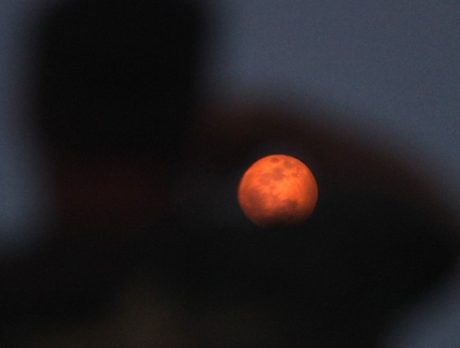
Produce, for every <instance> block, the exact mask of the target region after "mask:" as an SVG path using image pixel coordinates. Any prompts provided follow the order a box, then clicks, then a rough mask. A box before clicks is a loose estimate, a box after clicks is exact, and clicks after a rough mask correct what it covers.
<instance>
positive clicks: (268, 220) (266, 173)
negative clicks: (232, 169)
mask: <svg viewBox="0 0 460 348" xmlns="http://www.w3.org/2000/svg"><path fill="white" fill-rule="evenodd" d="M317 200H318V185H317V183H316V180H315V177H314V176H313V174H312V172H311V171H310V169H309V168H308V167H307V166H306V165H305V164H304V163H303V162H301V161H300V160H298V159H297V158H295V157H292V156H287V155H270V156H266V157H263V158H261V159H259V160H258V161H256V162H255V163H253V164H252V165H251V166H250V167H249V168H248V169H247V170H246V172H245V173H244V175H243V177H242V178H241V181H240V184H239V187H238V202H239V204H240V207H241V209H242V210H243V213H244V214H245V215H246V216H247V218H248V219H249V220H251V221H252V222H253V223H254V224H256V225H257V226H261V227H274V226H285V225H295V224H298V223H300V222H303V221H304V220H305V219H307V218H308V217H309V216H310V215H311V214H312V212H313V210H314V209H315V206H316V202H317Z"/></svg>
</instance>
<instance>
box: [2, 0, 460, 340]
mask: <svg viewBox="0 0 460 348" xmlns="http://www.w3.org/2000/svg"><path fill="white" fill-rule="evenodd" d="M203 15H204V13H203V9H201V8H200V7H198V6H197V5H196V4H194V3H192V2H178V1H172V2H157V1H154V2H142V3H132V2H129V3H128V2H125V1H119V0H116V1H113V0H112V1H100V0H93V1H89V0H88V1H74V2H72V3H67V4H65V5H62V6H61V7H59V8H57V9H56V10H55V11H54V12H52V13H51V14H50V16H49V17H48V18H46V19H45V20H44V21H43V27H42V28H41V31H42V32H43V37H42V40H41V41H40V45H41V46H40V47H41V48H42V50H41V52H42V53H43V54H42V56H41V57H40V58H41V60H40V62H41V63H40V65H39V70H38V71H39V76H38V79H37V103H36V105H37V108H36V111H37V114H36V116H37V117H36V124H37V131H38V132H39V134H41V136H42V139H43V142H44V144H45V146H46V149H47V156H48V159H49V168H50V175H51V178H52V181H53V184H54V187H53V190H54V191H53V192H54V197H55V202H56V208H57V216H56V217H55V220H54V221H53V222H52V223H50V226H49V231H48V233H47V236H46V238H45V239H44V240H43V241H42V243H41V244H40V245H37V247H36V248H35V249H34V250H33V251H32V252H30V253H29V254H27V255H21V256H18V257H17V258H15V259H8V260H3V262H2V263H1V265H0V267H1V269H0V274H1V275H2V279H3V282H2V285H1V286H0V306H1V309H2V310H1V328H2V331H1V333H2V338H3V342H4V344H2V346H6V347H8V346H26V347H27V346H29V347H57V346H66V347H67V346H72V347H93V346H94V347H100V346H103V347H104V346H107V347H373V346H376V345H377V344H378V342H379V339H380V337H381V335H383V334H384V330H385V329H386V328H387V327H388V325H389V324H390V323H391V321H392V320H393V319H395V318H396V317H397V316H398V315H399V314H400V313H401V312H402V311H404V310H405V308H406V307H407V306H408V305H410V304H412V303H415V302H416V301H417V300H418V299H419V298H420V296H421V295H422V294H423V293H424V292H425V291H427V290H429V289H430V288H431V287H432V286H434V285H435V284H436V281H438V280H439V279H441V278H442V276H443V275H445V274H446V273H447V272H448V271H449V269H450V267H451V266H452V265H453V264H454V262H455V260H456V257H457V252H458V245H457V240H456V238H455V232H456V231H455V225H454V223H453V221H452V220H451V218H450V217H449V216H448V214H447V213H446V210H445V208H444V206H443V202H441V201H439V199H438V198H437V197H436V194H435V192H434V191H432V189H431V188H430V183H429V182H427V181H426V180H425V179H424V178H420V177H419V176H418V175H417V173H413V172H412V171H411V168H410V164H401V163H399V162H398V161H397V160H396V159H395V158H393V157H392V156H391V154H388V153H385V151H384V150H382V149H376V148H373V147H371V146H370V145H369V144H368V143H366V142H364V141H360V140H359V139H355V138H352V137H351V135H349V134H347V133H346V132H344V133H340V132H338V131H332V130H330V129H324V128H322V127H319V126H318V125H317V124H315V120H316V119H317V118H319V117H321V115H323V114H324V113H325V112H327V111H324V110H322V109H315V108H312V107H305V106H302V107H301V108H300V110H299V109H297V110H294V109H293V110H288V109H287V108H286V107H283V108H279V107H277V106H276V105H273V104H270V103H254V104H252V105H251V104H247V105H226V104H225V103H215V104H213V106H211V103H210V104H209V105H206V107H198V106H197V105H196V104H197V103H196V100H197V96H198V95H199V90H198V88H197V83H198V82H199V75H200V74H199V72H200V65H199V63H200V60H199V56H200V54H201V53H200V52H202V50H203V48H204V47H205V45H204V43H205V42H206V41H205V37H204V35H203V32H205V24H206V23H205V21H204V20H205V17H204V16H203ZM198 110H201V111H200V112H198ZM299 115H300V116H301V117H299ZM280 152H288V153H289V154H292V155H294V156H298V157H299V158H301V159H303V160H305V161H306V162H307V163H308V164H309V166H310V167H311V168H312V170H313V172H314V173H315V175H316V178H317V180H318V184H319V191H320V193H319V203H318V206H317V208H316V212H315V213H314V214H313V216H312V217H311V218H310V219H309V220H308V221H306V222H305V223H304V224H302V225H300V226H297V227H291V228H289V227H286V228H278V229H268V230H261V229H258V228H256V227H255V226H253V225H252V224H251V223H250V222H249V221H247V220H246V219H245V218H244V216H243V215H242V213H241V212H240V211H239V209H238V206H237V202H236V187H237V184H238V180H239V178H240V176H241V175H242V174H243V172H244V170H245V169H246V167H247V166H248V165H249V164H251V163H252V162H253V161H254V160H256V159H258V158H259V157H261V156H263V155H266V154H268V153H280Z"/></svg>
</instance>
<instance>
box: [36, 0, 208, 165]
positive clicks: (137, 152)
mask: <svg viewBox="0 0 460 348" xmlns="http://www.w3.org/2000/svg"><path fill="white" fill-rule="evenodd" d="M202 19H203V18H202V16H201V13H200V11H199V10H198V8H197V6H195V5H194V4H192V3H191V2H186V1H142V2H134V3H133V2H129V1H121V0H115V1H113V0H111V1H108V0H97V1H94V0H81V1H72V2H70V3H69V2H64V4H61V6H59V7H58V8H56V9H55V10H54V11H52V12H51V15H50V16H49V17H48V18H46V19H45V20H44V21H43V24H44V25H43V28H42V29H41V30H42V32H43V36H42V42H41V48H42V51H41V57H40V65H39V79H38V88H37V90H38V101H37V104H38V117H39V122H38V124H39V126H40V128H41V130H42V131H43V135H44V140H45V143H46V144H47V145H49V147H51V152H52V153H61V154H64V155H72V156H73V155H75V156H83V157H96V158H97V157H106V156H112V157H117V156H148V157H153V158H162V159H167V160H172V159H173V158H175V157H177V156H178V153H179V152H180V149H181V147H182V144H183V138H184V131H185V129H186V128H187V126H188V124H189V122H190V117H191V110H192V106H193V100H194V96H195V85H196V72H197V68H198V67H197V55H198V52H199V48H200V43H201V39H202V28H203V25H202V23H203V22H202Z"/></svg>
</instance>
